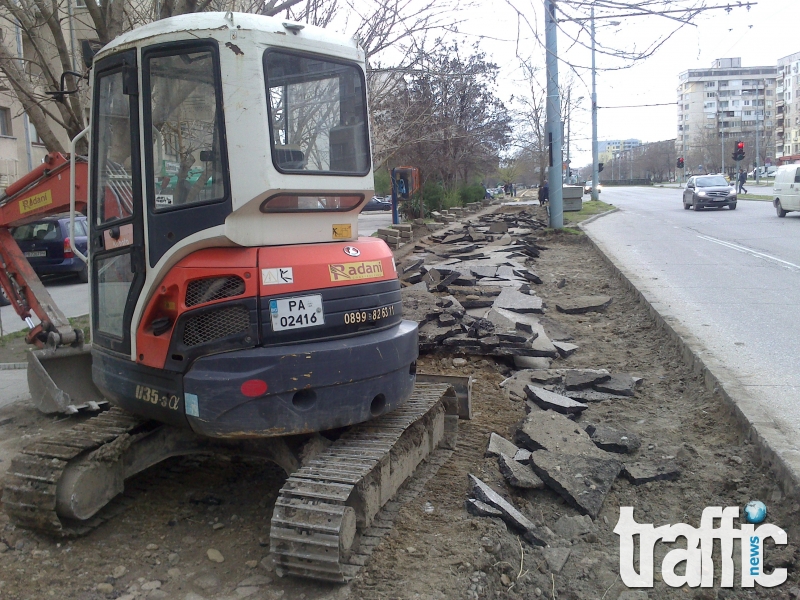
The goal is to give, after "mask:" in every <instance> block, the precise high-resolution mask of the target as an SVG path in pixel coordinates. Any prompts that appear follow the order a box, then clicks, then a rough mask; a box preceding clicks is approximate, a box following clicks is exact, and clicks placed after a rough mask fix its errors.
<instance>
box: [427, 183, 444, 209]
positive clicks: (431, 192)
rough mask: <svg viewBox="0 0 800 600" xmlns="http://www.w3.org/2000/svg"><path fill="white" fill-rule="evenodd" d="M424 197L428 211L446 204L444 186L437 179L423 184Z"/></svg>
mask: <svg viewBox="0 0 800 600" xmlns="http://www.w3.org/2000/svg"><path fill="white" fill-rule="evenodd" d="M422 197H423V198H424V200H425V211H426V212H432V211H434V210H441V209H442V208H443V206H444V188H443V187H442V186H441V184H439V183H436V182H435V181H426V182H425V183H424V184H423V185H422Z"/></svg>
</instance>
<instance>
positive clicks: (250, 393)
mask: <svg viewBox="0 0 800 600" xmlns="http://www.w3.org/2000/svg"><path fill="white" fill-rule="evenodd" d="M239 389H241V391H242V394H243V395H245V396H247V397H248V398H258V397H259V396H263V395H264V394H266V393H267V382H266V381H261V380H260V379H248V380H247V381H245V382H244V383H243V384H242V387H241V388H239Z"/></svg>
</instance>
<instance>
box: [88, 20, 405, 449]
mask: <svg viewBox="0 0 800 600" xmlns="http://www.w3.org/2000/svg"><path fill="white" fill-rule="evenodd" d="M92 89H93V100H92V102H93V105H92V115H93V118H92V124H91V133H90V136H91V137H90V156H89V182H90V183H89V223H90V235H89V239H90V258H89V260H90V273H91V277H90V284H91V296H92V302H91V306H92V340H93V345H92V372H93V380H94V382H95V384H96V385H97V387H98V388H99V389H100V390H101V392H102V393H103V395H104V396H106V397H107V398H109V399H110V400H111V401H112V403H114V404H116V405H119V406H121V407H123V408H125V409H126V410H128V411H130V412H133V413H134V414H138V415H142V416H145V417H148V418H152V419H156V420H159V421H161V422H164V423H168V424H171V425H175V426H179V427H188V428H191V429H193V430H194V431H195V432H197V433H201V434H202V435H206V436H211V437H229V436H233V437H237V436H238V437H263V436H276V435H287V434H296V433H308V432H313V431H320V430H324V429H331V428H336V427H342V426H347V425H351V424H354V423H359V422H363V421H365V420H368V419H370V418H374V417H377V416H379V415H381V414H383V413H385V412H388V411H391V410H392V409H394V408H395V407H397V406H399V405H400V404H402V403H403V402H404V401H405V400H406V399H407V398H408V397H409V396H410V394H411V392H412V389H413V386H414V362H415V360H416V356H417V332H416V325H415V324H413V323H411V322H408V321H403V320H402V318H401V303H400V293H399V290H400V285H399V281H398V279H397V273H396V270H395V265H394V260H393V258H392V254H391V251H390V250H389V249H388V247H387V246H386V245H385V244H384V243H383V242H382V241H380V240H376V239H372V238H359V237H358V213H359V212H360V209H361V207H362V206H363V204H364V203H365V201H366V199H368V198H370V197H371V196H372V193H373V191H372V187H373V183H372V162H371V157H370V144H369V132H368V126H367V122H368V119H367V102H366V84H365V77H364V56H363V52H362V51H361V50H360V49H359V48H358V46H357V44H356V43H355V42H354V41H353V40H348V39H346V38H343V37H341V36H336V35H333V34H330V33H328V32H326V31H324V30H321V29H317V28H313V27H303V28H301V27H300V26H299V25H297V24H291V23H283V22H281V21H280V20H277V19H272V18H268V17H260V16H257V15H249V14H233V13H224V14H223V13H203V14H196V15H185V16H182V17H175V18H171V19H166V20H164V21H158V22H156V23H152V24H150V25H146V26H144V27H141V28H139V29H137V30H134V31H132V32H129V33H127V34H124V35H123V36H120V37H119V38H117V39H116V40H114V41H113V42H112V43H111V44H109V45H108V46H106V47H105V48H103V49H102V50H101V51H100V52H99V53H98V54H97V55H96V56H95V59H94V65H93V71H92Z"/></svg>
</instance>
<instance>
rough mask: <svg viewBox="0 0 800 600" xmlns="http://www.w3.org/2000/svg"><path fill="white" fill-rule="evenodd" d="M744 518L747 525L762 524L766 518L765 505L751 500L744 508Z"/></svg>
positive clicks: (759, 501)
mask: <svg viewBox="0 0 800 600" xmlns="http://www.w3.org/2000/svg"><path fill="white" fill-rule="evenodd" d="M744 516H745V518H746V519H747V522H748V523H754V524H758V523H762V522H763V521H764V519H766V518H767V505H766V504H764V503H763V502H761V500H751V501H750V502H748V503H747V506H745V507H744Z"/></svg>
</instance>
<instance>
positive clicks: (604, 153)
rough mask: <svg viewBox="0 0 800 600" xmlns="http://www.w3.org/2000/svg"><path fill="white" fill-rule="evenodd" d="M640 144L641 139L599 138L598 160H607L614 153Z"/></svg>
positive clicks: (609, 159)
mask: <svg viewBox="0 0 800 600" xmlns="http://www.w3.org/2000/svg"><path fill="white" fill-rule="evenodd" d="M641 145H642V140H635V139H627V140H601V141H598V142H597V155H598V157H599V162H609V161H611V159H612V158H613V157H614V155H615V154H619V153H620V152H626V151H628V150H633V149H634V148H638V147H639V146H641Z"/></svg>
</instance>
